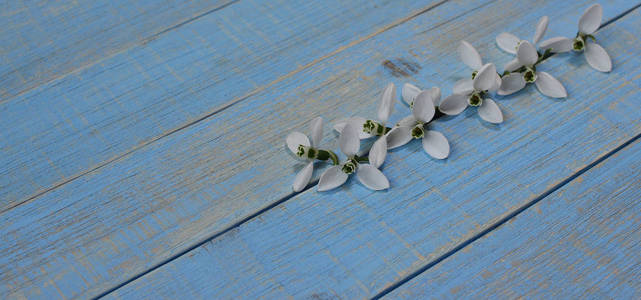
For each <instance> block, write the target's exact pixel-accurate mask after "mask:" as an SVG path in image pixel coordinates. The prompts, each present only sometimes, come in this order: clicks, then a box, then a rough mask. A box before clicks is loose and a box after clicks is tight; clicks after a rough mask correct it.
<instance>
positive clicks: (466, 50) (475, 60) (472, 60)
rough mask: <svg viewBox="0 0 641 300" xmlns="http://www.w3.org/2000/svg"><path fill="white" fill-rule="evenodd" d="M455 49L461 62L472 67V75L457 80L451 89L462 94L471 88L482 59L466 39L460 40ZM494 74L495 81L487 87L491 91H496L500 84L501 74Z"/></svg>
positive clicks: (481, 64)
mask: <svg viewBox="0 0 641 300" xmlns="http://www.w3.org/2000/svg"><path fill="white" fill-rule="evenodd" d="M457 50H458V54H459V57H460V58H461V61H463V63H464V64H466V65H467V66H468V67H470V68H472V76H471V77H470V78H464V79H461V80H459V81H457V82H456V83H455V84H454V88H453V89H452V90H453V92H454V94H463V93H465V92H466V91H469V90H471V89H472V82H473V81H474V78H475V77H476V75H477V74H478V71H479V69H481V67H482V66H483V60H482V59H481V55H479V53H478V51H476V49H475V48H474V47H473V46H472V45H471V44H470V43H468V42H466V41H461V43H460V44H459V46H458V49H457ZM495 76H496V77H495V80H496V82H495V83H494V84H493V85H492V86H491V87H490V88H489V89H488V90H489V91H492V92H493V91H496V90H497V89H498V88H499V86H501V76H500V75H499V74H498V73H496V74H495Z"/></svg>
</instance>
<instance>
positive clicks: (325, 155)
mask: <svg viewBox="0 0 641 300" xmlns="http://www.w3.org/2000/svg"><path fill="white" fill-rule="evenodd" d="M316 159H317V160H321V161H326V160H328V159H331V160H332V164H333V165H335V166H336V165H338V156H336V153H334V152H332V151H331V150H318V155H317V156H316Z"/></svg>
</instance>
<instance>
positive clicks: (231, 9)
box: [0, 0, 488, 211]
mask: <svg viewBox="0 0 641 300" xmlns="http://www.w3.org/2000/svg"><path fill="white" fill-rule="evenodd" d="M487 1H488V0H485V1H483V2H481V4H482V3H484V2H487ZM438 3H440V2H438V1H436V0H431V1H428V2H420V3H419V2H418V1H409V0H406V1H402V2H398V1H331V2H328V1H323V2H322V3H321V2H316V1H296V2H291V3H279V2H275V3H272V2H265V3H262V4H258V3H256V2H254V1H241V2H239V3H234V4H233V5H230V6H227V7H225V8H224V9H221V10H218V11H216V12H214V13H210V14H207V15H205V16H203V17H200V18H198V19H197V20H194V21H193V22H190V23H187V24H184V25H182V26H179V27H177V28H174V29H173V30H171V31H169V32H166V33H164V34H161V35H156V36H155V37H156V38H155V39H151V40H146V43H144V44H139V45H134V46H133V47H131V48H130V49H128V51H123V52H120V53H117V54H115V55H113V56H111V57H106V58H104V59H102V60H100V61H99V62H95V63H93V64H90V65H89V66H87V67H85V68H82V69H79V70H77V71H75V72H71V73H65V76H62V77H60V78H58V79H56V80H54V81H52V82H49V83H47V84H44V85H41V86H39V87H37V88H34V89H32V90H30V91H28V92H25V93H23V94H21V95H19V96H17V97H13V98H9V99H2V101H0V112H2V117H1V118H0V149H1V152H0V168H1V169H0V211H4V210H6V209H9V208H11V207H13V206H15V205H19V204H20V203H23V202H25V201H29V200H30V199H33V198H34V197H37V196H38V195H40V194H41V193H43V192H46V191H47V190H50V189H52V188H55V187H57V186H59V185H61V184H64V183H66V182H68V181H70V180H74V179H75V178H77V177H79V176H82V175H83V174H85V173H87V172H89V171H91V170H95V169H97V168H100V167H102V166H104V165H105V164H108V163H110V162H112V161H113V160H116V159H119V158H121V157H122V156H124V155H126V154H127V153H130V152H132V151H135V150H136V149H139V148H140V147H142V146H144V145H147V144H149V143H150V142H153V141H155V140H157V139H158V138H161V137H164V136H166V135H169V134H171V133H172V132H174V131H176V130H178V129H181V128H183V127H184V126H186V125H188V124H192V123H194V122H196V121H198V120H201V119H202V118H204V117H205V116H208V115H211V114H213V113H214V112H217V111H219V110H221V109H223V108H224V107H226V106H228V105H230V104H232V103H234V102H236V101H240V100H242V99H244V98H247V97H249V96H251V95H254V94H256V93H259V92H260V91H262V90H264V89H267V88H269V87H270V86H272V85H274V84H275V83H277V82H280V81H282V80H284V79H285V78H288V77H291V76H294V75H295V74H296V73H298V72H300V71H301V70H303V69H306V68H308V67H309V66H310V65H314V64H316V63H318V62H320V61H323V60H324V59H326V58H327V57H329V56H332V55H335V54H336V53H338V52H341V51H344V49H347V48H350V47H353V46H354V45H356V44H358V43H360V42H362V41H363V40H367V39H369V38H371V37H372V36H373V35H375V34H378V33H379V32H381V31H385V30H386V29H388V28H389V27H390V26H393V25H396V24H399V23H402V22H404V21H405V20H406V19H407V18H411V17H412V16H414V15H416V14H417V13H418V12H421V11H423V10H425V9H427V8H429V7H432V6H434V5H436V4H438ZM478 5H480V3H469V4H465V5H458V4H456V5H450V6H448V7H450V8H457V9H462V10H464V11H467V10H470V9H473V8H474V7H476V6H478ZM447 16H451V14H448V15H447ZM142 17H143V18H144V16H142ZM445 20H447V17H445V16H444V17H440V18H437V19H435V20H434V21H433V23H435V22H438V21H445ZM101 26H107V25H104V24H102V25H101ZM7 38H10V37H7ZM96 47H98V48H100V46H98V45H96ZM101 51H102V50H101ZM68 55H71V54H68ZM71 56H73V55H71ZM65 58H66V56H65Z"/></svg>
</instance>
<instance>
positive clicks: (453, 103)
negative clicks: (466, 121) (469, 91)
mask: <svg viewBox="0 0 641 300" xmlns="http://www.w3.org/2000/svg"><path fill="white" fill-rule="evenodd" d="M468 97H469V96H468V95H459V94H452V95H450V96H449V97H447V98H445V99H443V102H441V105H439V106H438V110H440V111H441V112H442V113H444V114H446V115H451V116H452V115H458V114H460V113H461V112H463V110H465V108H466V107H467V98H468Z"/></svg>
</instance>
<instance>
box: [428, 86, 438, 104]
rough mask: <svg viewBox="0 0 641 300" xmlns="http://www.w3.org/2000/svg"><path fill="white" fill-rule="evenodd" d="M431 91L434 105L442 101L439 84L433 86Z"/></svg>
mask: <svg viewBox="0 0 641 300" xmlns="http://www.w3.org/2000/svg"><path fill="white" fill-rule="evenodd" d="M430 93H431V94H432V102H433V103H434V105H438V103H439V102H441V89H440V88H439V87H437V86H435V87H432V88H431V89H430Z"/></svg>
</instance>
